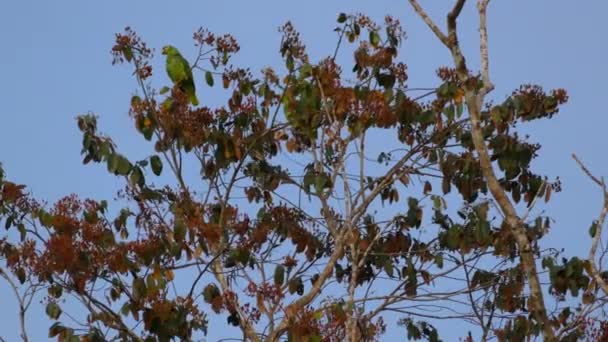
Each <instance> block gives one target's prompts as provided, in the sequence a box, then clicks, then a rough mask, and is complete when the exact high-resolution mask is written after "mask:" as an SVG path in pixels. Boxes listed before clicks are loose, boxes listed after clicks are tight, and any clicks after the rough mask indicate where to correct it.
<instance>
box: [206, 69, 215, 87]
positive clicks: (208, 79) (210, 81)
mask: <svg viewBox="0 0 608 342" xmlns="http://www.w3.org/2000/svg"><path fill="white" fill-rule="evenodd" d="M205 81H206V82H207V85H208V86H210V87H213V83H214V82H213V74H212V73H211V71H207V72H205Z"/></svg>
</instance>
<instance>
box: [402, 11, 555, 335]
mask: <svg viewBox="0 0 608 342" xmlns="http://www.w3.org/2000/svg"><path fill="white" fill-rule="evenodd" d="M464 2H465V1H464V0H458V1H457V2H456V4H455V5H454V8H453V9H452V11H451V12H450V13H449V14H448V37H449V39H448V42H447V44H446V42H445V41H444V39H442V37H441V36H439V35H437V36H438V37H439V39H440V40H441V41H442V42H444V44H445V45H446V46H447V47H448V48H449V49H450V52H451V53H452V58H453V60H454V65H455V67H456V74H457V75H458V77H459V79H460V81H461V82H462V83H463V84H465V89H464V91H465V99H466V104H467V108H468V111H469V115H470V119H471V136H472V140H473V144H474V146H475V150H476V151H477V154H478V158H479V163H480V168H481V171H482V174H483V175H484V178H485V179H486V181H487V184H488V189H489V190H490V193H491V194H492V196H493V197H494V199H495V200H496V202H497V203H498V205H499V207H500V209H501V211H502V212H503V214H504V216H505V220H506V222H507V224H508V226H509V227H510V228H511V233H512V234H513V236H514V238H515V241H516V243H517V246H518V248H519V254H520V258H521V263H522V266H523V268H524V272H525V274H526V277H527V279H528V283H529V287H530V301H529V306H530V310H531V312H533V313H534V315H535V317H536V319H537V321H538V322H539V323H540V324H541V325H542V326H543V334H544V339H545V341H554V340H555V333H554V331H553V328H552V326H551V323H550V321H549V318H548V316H547V310H546V308H545V303H544V299H543V293H542V287H541V284H540V280H539V278H538V272H537V269H536V261H535V259H534V256H533V254H532V244H531V242H530V240H529V239H528V236H527V234H526V231H525V228H524V223H523V222H522V220H521V218H520V217H519V216H518V214H517V211H516V210H515V207H514V205H513V203H511V201H510V199H509V198H508V196H507V194H506V192H505V190H504V189H503V188H502V186H501V185H500V182H499V181H498V178H497V177H496V174H495V172H494V169H493V166H492V161H491V159H490V155H489V152H488V147H487V146H486V142H485V139H484V136H483V132H482V127H481V109H482V106H483V103H484V96H485V93H484V92H481V93H480V92H479V91H478V90H477V89H476V88H475V87H473V86H467V81H468V79H469V74H468V70H467V66H466V62H465V58H464V55H463V54H462V52H461V50H460V46H459V44H458V35H457V31H456V27H457V26H456V19H457V18H458V15H459V14H460V11H461V10H462V6H463V5H464ZM410 3H411V4H412V6H413V7H414V10H415V11H416V12H417V13H418V14H419V15H420V16H421V17H422V19H423V20H424V21H425V22H427V21H429V20H430V19H429V17H428V15H427V14H426V13H425V12H424V10H423V9H422V8H421V7H420V6H419V5H418V4H417V2H416V1H415V0H410ZM481 5H482V6H480V7H481V9H482V10H483V11H480V14H481V13H483V14H484V26H485V25H486V23H485V10H486V7H487V1H484V0H481ZM427 25H429V26H430V27H431V28H432V26H431V25H430V24H429V23H428V22H427ZM433 25H434V24H433ZM433 31H435V30H433ZM436 34H437V33H436ZM486 39H487V36H486ZM484 46H486V48H487V41H486V42H484ZM488 78H489V75H488Z"/></svg>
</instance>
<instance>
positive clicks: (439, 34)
mask: <svg viewBox="0 0 608 342" xmlns="http://www.w3.org/2000/svg"><path fill="white" fill-rule="evenodd" d="M409 2H410V4H411V5H412V7H413V8H414V10H415V11H416V13H418V15H419V16H420V17H421V18H422V20H424V22H425V23H426V25H427V26H428V27H429V28H430V29H431V31H433V33H435V35H436V36H437V38H439V40H440V41H441V42H442V43H443V44H444V45H445V46H448V47H449V45H450V44H449V41H448V37H447V36H446V35H445V34H444V33H443V32H442V31H441V29H440V28H439V26H437V24H435V22H434V21H433V19H431V17H429V15H428V14H427V13H426V11H425V10H424V9H423V8H422V6H420V4H419V3H418V1H417V0H409Z"/></svg>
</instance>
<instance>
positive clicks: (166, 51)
mask: <svg viewBox="0 0 608 342" xmlns="http://www.w3.org/2000/svg"><path fill="white" fill-rule="evenodd" d="M162 54H163V55H167V56H176V55H179V51H178V50H177V49H176V48H175V46H172V45H165V46H163V50H162Z"/></svg>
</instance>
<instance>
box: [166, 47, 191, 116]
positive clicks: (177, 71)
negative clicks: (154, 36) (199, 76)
mask: <svg viewBox="0 0 608 342" xmlns="http://www.w3.org/2000/svg"><path fill="white" fill-rule="evenodd" d="M162 54H163V55H167V74H168V75H169V78H170V79H171V81H173V83H174V84H176V85H178V86H179V87H180V89H181V90H182V91H183V92H184V93H185V94H186V95H188V98H189V99H190V102H191V103H192V104H193V105H194V106H196V105H198V99H197V98H196V89H195V87H194V78H193V77H192V70H191V69H190V64H188V61H187V60H186V59H185V58H184V57H182V55H181V54H180V53H179V51H178V50H177V49H176V48H175V47H174V46H171V45H166V46H164V47H163V51H162Z"/></svg>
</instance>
